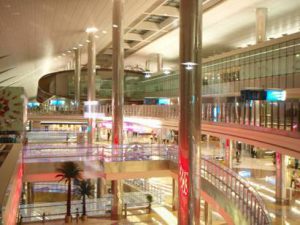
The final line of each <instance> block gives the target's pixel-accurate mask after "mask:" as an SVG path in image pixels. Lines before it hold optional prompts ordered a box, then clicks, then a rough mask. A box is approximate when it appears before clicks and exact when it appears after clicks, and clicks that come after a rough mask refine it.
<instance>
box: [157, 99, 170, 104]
mask: <svg viewBox="0 0 300 225" xmlns="http://www.w3.org/2000/svg"><path fill="white" fill-rule="evenodd" d="M170 103H171V101H170V99H169V98H159V99H158V105H170Z"/></svg>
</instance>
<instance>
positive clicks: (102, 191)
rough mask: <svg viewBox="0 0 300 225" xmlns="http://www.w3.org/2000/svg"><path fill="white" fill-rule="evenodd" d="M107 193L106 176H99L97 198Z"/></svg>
mask: <svg viewBox="0 0 300 225" xmlns="http://www.w3.org/2000/svg"><path fill="white" fill-rule="evenodd" d="M104 194H106V181H105V179H104V178H97V198H102V197H103V195H104Z"/></svg>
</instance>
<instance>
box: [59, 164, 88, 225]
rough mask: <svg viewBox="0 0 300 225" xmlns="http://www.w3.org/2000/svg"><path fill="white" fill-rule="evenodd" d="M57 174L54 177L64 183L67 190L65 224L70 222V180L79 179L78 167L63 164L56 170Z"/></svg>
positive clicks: (79, 170) (76, 165) (79, 171)
mask: <svg viewBox="0 0 300 225" xmlns="http://www.w3.org/2000/svg"><path fill="white" fill-rule="evenodd" d="M56 171H57V172H58V174H57V175H56V177H57V178H59V182H60V181H63V180H64V181H65V183H66V184H67V185H68V190H67V213H66V218H65V220H66V222H70V221H71V191H72V186H71V185H72V179H80V178H81V172H82V170H81V169H80V167H79V165H78V164H77V163H74V162H63V163H62V164H61V165H60V167H58V168H56Z"/></svg>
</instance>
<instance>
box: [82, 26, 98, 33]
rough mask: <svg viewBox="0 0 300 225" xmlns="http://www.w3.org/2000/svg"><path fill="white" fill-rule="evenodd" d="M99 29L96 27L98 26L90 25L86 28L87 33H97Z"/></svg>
mask: <svg viewBox="0 0 300 225" xmlns="http://www.w3.org/2000/svg"><path fill="white" fill-rule="evenodd" d="M97 31H98V28H96V27H88V28H86V30H85V32H87V33H95V32H97Z"/></svg>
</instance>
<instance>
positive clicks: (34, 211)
mask: <svg viewBox="0 0 300 225" xmlns="http://www.w3.org/2000/svg"><path fill="white" fill-rule="evenodd" d="M111 201H112V195H111V194H106V195H105V196H104V197H102V198H98V199H87V200H86V210H87V214H88V215H89V216H109V215H110V212H111ZM122 201H123V204H126V205H127V207H128V208H129V209H130V208H131V207H139V206H145V205H147V200H146V195H145V194H144V193H141V192H126V193H123V195H122ZM65 210H66V202H55V203H35V204H27V205H20V215H21V216H22V221H23V222H35V221H42V220H43V214H44V213H45V220H46V221H48V220H57V219H63V218H64V217H65V213H62V212H65ZM77 210H78V211H77ZM76 213H79V214H81V213H82V201H81V200H75V201H74V200H73V201H72V205H71V214H72V216H73V217H76Z"/></svg>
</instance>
